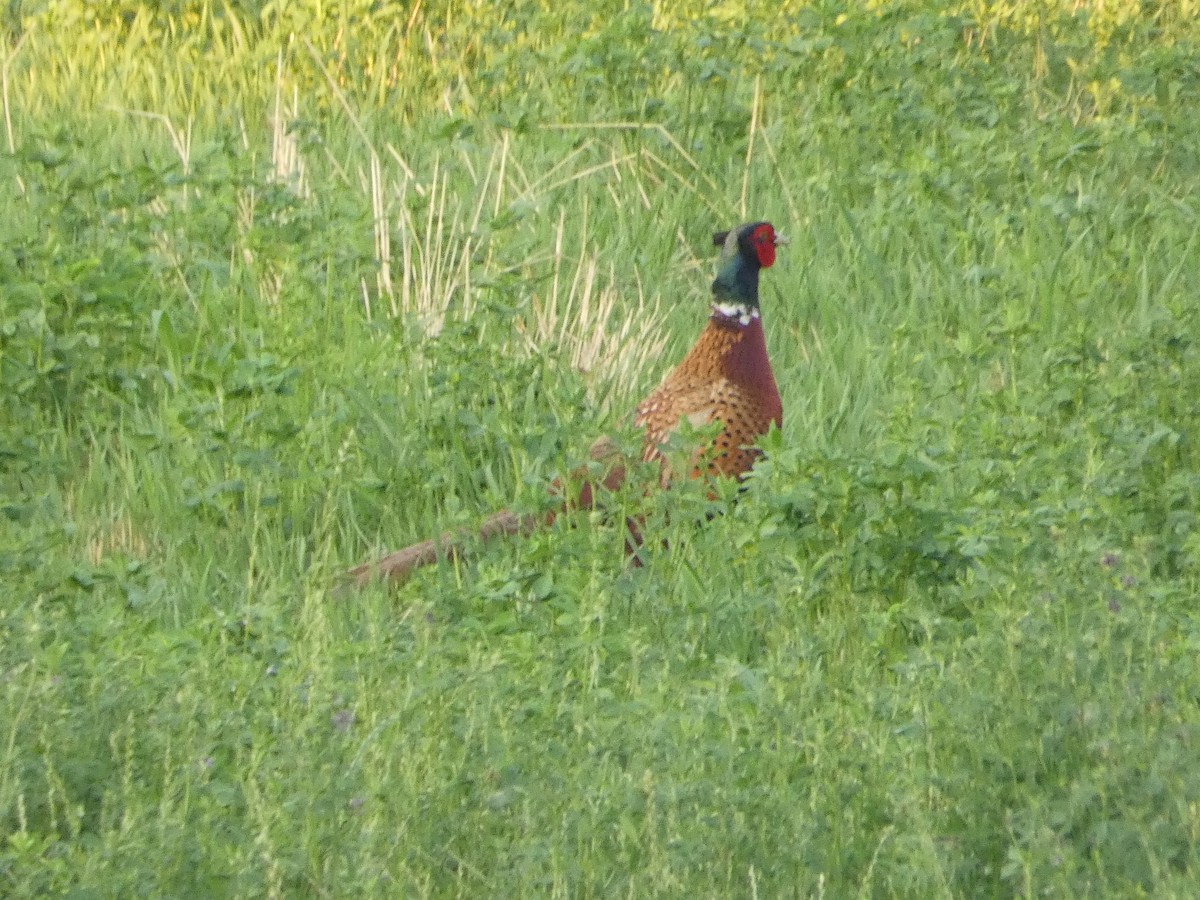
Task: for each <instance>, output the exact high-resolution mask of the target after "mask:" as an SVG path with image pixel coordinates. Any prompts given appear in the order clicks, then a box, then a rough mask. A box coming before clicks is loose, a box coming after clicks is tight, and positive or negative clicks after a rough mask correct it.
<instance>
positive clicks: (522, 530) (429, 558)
mask: <svg viewBox="0 0 1200 900" xmlns="http://www.w3.org/2000/svg"><path fill="white" fill-rule="evenodd" d="M590 456H591V458H592V460H593V461H595V462H598V463H600V464H601V465H602V466H603V470H604V472H605V475H604V478H603V479H600V480H599V481H598V482H596V483H594V482H593V480H592V479H591V478H590V477H589V476H588V473H587V470H586V469H580V470H579V471H578V472H576V473H575V478H574V480H575V481H576V482H577V484H578V485H579V492H578V493H577V494H575V495H574V497H575V499H574V501H573V502H567V501H566V500H564V501H563V502H562V504H561V506H559V507H557V508H554V509H551V510H550V511H549V512H547V513H543V514H541V515H538V514H536V513H527V514H525V515H518V514H517V513H515V512H512V511H511V510H507V509H502V510H500V511H499V512H496V513H492V515H490V516H488V517H487V518H486V519H484V520H483V523H482V524H481V525H480V526H479V528H478V529H476V530H474V531H472V530H470V529H460V530H458V531H447V532H444V533H442V534H441V535H439V536H438V537H436V538H431V539H430V540H427V541H421V542H420V543H417V544H412V545H411V546H408V547H405V548H403V549H402V550H396V551H394V552H392V553H389V554H388V555H387V556H384V557H382V558H380V559H377V560H374V561H372V562H368V563H363V564H362V565H361V566H356V567H355V568H353V569H351V570H350V571H349V572H348V573H347V574H348V575H349V576H350V578H352V579H353V580H354V583H355V584H356V585H358V586H359V587H365V586H366V585H368V584H370V583H371V582H372V581H374V580H375V579H382V580H385V581H390V582H392V583H395V584H399V583H402V582H404V581H406V580H407V579H408V577H409V576H410V575H411V574H412V573H413V572H414V571H416V570H417V569H419V568H421V567H422V566H429V565H433V564H434V563H435V562H437V561H438V560H439V559H457V558H459V557H460V556H462V555H464V554H465V552H466V549H467V547H468V546H469V545H470V544H472V543H475V542H479V543H486V542H487V541H490V540H493V539H494V538H498V537H504V536H512V535H520V536H522V537H525V536H528V535H531V534H533V533H534V532H535V531H537V530H538V529H539V528H542V527H546V526H549V525H552V524H553V523H554V520H555V519H557V518H558V516H559V515H561V514H562V513H564V512H567V511H568V510H570V509H591V508H592V507H593V505H594V504H595V501H596V496H595V495H596V485H598V486H599V487H602V488H603V489H604V490H605V491H615V490H616V489H617V488H619V487H620V486H621V484H622V483H623V482H624V481H625V464H624V460H623V459H622V458H621V456H620V451H619V450H618V449H617V446H616V444H614V443H613V442H612V440H611V439H609V438H601V439H600V440H598V441H596V443H595V444H593V445H592V449H591V452H590ZM564 490H565V489H564V485H563V482H562V480H561V479H559V480H556V481H555V482H554V485H553V486H552V488H551V491H552V492H553V493H554V494H555V495H557V496H558V497H560V498H561V497H562V495H563V493H564ZM631 528H632V526H631ZM632 530H633V533H634V534H636V529H632Z"/></svg>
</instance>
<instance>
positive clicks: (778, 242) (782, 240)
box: [775, 232, 792, 247]
mask: <svg viewBox="0 0 1200 900" xmlns="http://www.w3.org/2000/svg"><path fill="white" fill-rule="evenodd" d="M791 242H792V239H791V238H789V237H784V236H783V235H782V234H779V233H778V232H776V234H775V246H776V247H786V246H787V245H788V244H790V243H791Z"/></svg>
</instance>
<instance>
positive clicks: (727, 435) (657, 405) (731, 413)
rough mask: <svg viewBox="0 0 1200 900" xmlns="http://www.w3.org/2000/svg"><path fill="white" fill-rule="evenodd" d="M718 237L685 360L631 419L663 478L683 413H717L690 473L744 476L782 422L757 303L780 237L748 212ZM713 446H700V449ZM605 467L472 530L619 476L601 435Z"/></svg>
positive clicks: (401, 555) (585, 493) (450, 542)
mask: <svg viewBox="0 0 1200 900" xmlns="http://www.w3.org/2000/svg"><path fill="white" fill-rule="evenodd" d="M713 243H714V244H717V245H720V246H721V248H722V250H721V257H720V260H719V262H718V268H717V277H716V279H715V280H714V281H713V285H712V292H713V305H712V314H711V316H710V317H709V320H708V323H707V324H706V325H705V327H704V330H703V331H702V332H701V333H700V337H699V338H698V339H697V340H696V343H695V344H693V345H692V348H691V350H689V351H688V353H687V354H686V355H685V356H684V358H683V360H682V361H681V362H680V363H679V365H678V366H676V367H675V368H674V369H673V370H671V372H670V373H669V374H668V375H667V376H666V378H664V379H663V381H662V383H661V384H660V385H659V386H658V387H657V388H656V389H655V390H654V391H652V392H651V393H650V395H649V396H648V397H646V399H645V400H643V401H642V402H641V403H639V404H638V406H637V409H636V410H635V413H634V425H635V426H636V427H638V428H641V429H642V430H643V431H644V432H645V442H644V444H643V453H642V458H643V460H644V461H646V462H658V463H659V464H660V465H661V466H662V478H661V481H662V483H663V484H664V485H666V484H667V482H669V480H670V475H671V473H670V472H669V471H668V467H667V463H666V460H665V458H664V456H663V452H662V451H663V444H664V443H665V442H666V441H667V439H668V437H669V436H670V435H671V433H672V432H673V431H675V430H676V429H677V428H678V427H679V425H680V423H681V422H682V421H684V420H686V421H687V422H689V423H690V424H691V425H692V426H693V427H696V428H699V427H702V426H704V425H708V424H710V423H712V422H720V423H721V431H720V432H719V433H718V434H717V436H716V438H715V439H714V441H713V444H712V446H711V448H710V447H700V448H697V450H696V452H695V453H694V455H693V466H692V470H691V472H690V475H691V477H693V478H695V477H701V476H716V475H720V476H725V477H733V478H742V477H743V476H745V475H746V473H747V472H749V471H750V469H751V468H752V467H753V465H754V461H755V460H756V459H757V458H758V456H759V455H760V454H761V451H760V450H758V449H757V448H755V447H754V446H753V444H754V442H755V441H756V440H757V439H758V438H759V437H761V436H762V435H763V434H765V433H766V432H767V430H768V429H769V428H770V427H771V424H772V423H774V424H775V425H776V427H781V426H782V425H783V405H782V403H781V402H780V398H779V389H778V387H777V385H776V384H775V376H774V374H773V372H772V370H771V363H770V360H769V359H768V357H767V345H766V340H765V338H764V335H763V327H762V317H761V314H760V312H759V306H758V275H759V271H760V270H761V269H765V268H768V267H770V266H771V265H772V264H773V263H774V262H775V248H776V245H777V244H779V243H781V240H780V239H779V238H778V236H777V235H776V234H775V229H774V228H773V227H772V226H771V224H770V223H769V222H752V223H750V224H748V225H742V226H740V227H738V228H737V229H735V230H733V231H729V232H722V233H720V234H717V235H714V236H713ZM709 450H711V451H712V452H711V453H710V454H708V455H707V456H706V453H707V451H709ZM591 457H592V459H593V460H596V461H599V462H600V463H601V464H602V465H603V467H604V471H605V476H604V478H603V479H601V481H600V482H599V483H598V484H595V485H593V483H592V482H591V481H590V480H588V479H586V478H584V479H583V482H582V486H581V487H580V489H579V492H578V493H577V494H575V495H574V497H573V498H568V499H567V500H566V501H564V502H563V504H562V508H561V509H556V510H552V511H551V512H549V513H548V514H546V515H545V516H544V517H540V518H539V517H538V516H533V515H526V516H517V515H516V514H515V513H512V512H510V511H508V510H501V511H500V512H498V513H494V514H493V515H491V516H489V517H488V518H487V519H486V520H485V521H484V522H483V524H482V525H481V526H480V528H479V530H478V537H479V539H481V540H488V539H490V538H492V537H495V536H497V535H501V534H529V533H531V532H533V531H534V530H536V529H537V528H539V527H541V526H543V525H548V524H550V523H552V522H553V521H554V520H555V518H557V516H558V514H559V512H561V511H562V510H565V509H568V508H575V509H588V508H591V507H592V506H593V504H594V502H595V495H596V494H597V493H598V492H599V489H601V488H603V489H605V490H609V491H612V490H616V489H617V488H619V487H620V486H621V484H622V483H623V482H624V479H625V468H626V466H625V460H624V459H622V458H621V457H620V456H619V454H618V453H617V451H616V449H615V445H613V443H612V442H611V441H610V440H608V439H607V438H601V439H600V440H599V441H597V442H596V443H595V444H594V445H593V446H592V449H591ZM553 490H554V491H555V492H556V493H557V494H558V495H559V496H561V495H562V491H563V485H562V483H561V481H556V482H555V484H554V488H553ZM628 524H629V526H630V531H631V533H632V535H633V537H634V540H635V541H640V536H639V535H638V529H637V526H636V523H634V522H632V521H630V522H629V523H628ZM464 546H465V541H464V536H463V535H460V534H454V533H449V532H448V533H446V534H443V535H442V536H441V537H439V538H436V539H433V540H428V541H423V542H421V543H419V544H413V545H412V546H411V547H406V548H404V549H403V550H398V551H396V552H395V553H391V554H388V555H387V556H385V557H384V558H383V559H381V560H379V561H377V562H374V563H365V564H363V565H361V566H358V567H356V568H354V569H351V570H350V573H349V574H350V575H351V577H353V578H354V580H355V581H356V583H358V584H359V585H363V584H366V583H368V582H369V581H370V580H371V579H372V578H373V577H375V576H376V575H382V576H385V577H387V578H389V579H391V580H402V579H403V578H405V577H407V576H408V575H409V574H410V573H411V572H412V571H413V570H414V569H416V568H418V567H419V566H423V565H428V564H430V563H433V562H435V561H436V560H437V559H438V558H440V557H442V556H449V557H454V556H457V555H458V554H459V553H460V552H461V551H462V549H463V547H464Z"/></svg>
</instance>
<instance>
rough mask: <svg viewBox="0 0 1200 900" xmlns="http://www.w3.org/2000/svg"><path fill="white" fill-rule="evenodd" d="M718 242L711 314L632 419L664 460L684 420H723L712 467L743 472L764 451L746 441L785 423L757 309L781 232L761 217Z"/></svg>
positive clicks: (651, 454)
mask: <svg viewBox="0 0 1200 900" xmlns="http://www.w3.org/2000/svg"><path fill="white" fill-rule="evenodd" d="M713 240H714V243H720V244H721V245H722V251H721V261H720V264H719V268H718V272H717V278H716V280H715V281H714V282H713V306H712V316H711V317H710V318H709V320H708V325H707V326H705V329H704V331H702V332H701V333H700V337H699V339H697V341H696V343H695V344H694V345H693V346H692V349H691V350H690V351H689V352H688V354H687V356H685V357H684V358H683V361H682V362H681V363H680V364H679V365H678V366H676V367H675V368H674V369H673V370H672V371H671V372H670V373H669V374H668V375H667V377H666V378H665V379H663V383H662V384H660V385H659V386H658V388H657V389H656V390H655V391H654V392H653V393H652V394H651V395H650V396H649V397H647V398H646V399H645V400H643V401H642V402H641V403H640V404H638V408H637V413H636V416H635V418H634V422H635V424H636V425H637V426H638V427H639V428H643V429H645V432H646V449H645V453H644V458H645V459H646V460H647V461H650V460H654V459H659V458H660V453H659V446H660V445H661V444H662V443H663V441H664V440H666V438H667V435H669V434H670V433H671V432H672V431H673V430H674V429H675V428H677V427H678V426H679V422H680V420H682V419H686V420H687V421H688V422H689V423H690V424H691V425H693V426H694V427H699V426H702V425H707V424H709V423H710V422H714V421H716V422H720V423H721V432H720V434H719V435H718V436H717V439H716V446H715V451H716V452H715V454H714V455H713V457H712V459H711V461H710V462H709V463H708V465H707V472H708V473H710V474H718V475H726V476H731V477H738V478H740V477H741V476H743V475H745V474H746V473H747V472H748V471H750V467H751V466H753V465H754V460H755V459H756V458H757V456H758V453H759V451H758V450H756V449H754V448H752V447H750V446H748V445H751V444H753V443H754V442H755V441H756V440H757V439H758V438H759V436H761V435H763V434H765V433H766V432H767V429H768V428H770V427H771V423H772V422H774V423H775V425H776V426H777V427H781V426H782V425H783V406H782V404H781V403H780V401H779V389H778V388H777V387H776V386H775V376H774V374H773V373H772V372H771V363H770V361H769V360H768V359H767V344H766V341H765V340H764V338H763V328H762V317H761V315H760V314H759V309H758V273H759V270H760V269H765V268H767V267H769V266H770V265H771V264H772V263H774V262H775V247H776V245H777V244H778V241H779V238H778V237H777V235H776V234H775V229H774V228H772V227H771V225H770V223H768V222H755V223H753V224H750V225H743V226H742V227H741V228H738V229H736V230H735V231H730V232H727V233H724V234H718V235H715V236H714V239H713ZM692 474H693V475H697V474H701V473H700V472H699V471H694V472H693V473H692Z"/></svg>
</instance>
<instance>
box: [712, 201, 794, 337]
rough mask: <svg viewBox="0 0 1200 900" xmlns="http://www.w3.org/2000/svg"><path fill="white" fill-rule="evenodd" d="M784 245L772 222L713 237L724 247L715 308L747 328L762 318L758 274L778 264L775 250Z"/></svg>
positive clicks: (716, 287) (713, 286) (720, 262)
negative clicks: (759, 315)
mask: <svg viewBox="0 0 1200 900" xmlns="http://www.w3.org/2000/svg"><path fill="white" fill-rule="evenodd" d="M782 243H784V241H783V239H782V238H781V237H780V236H779V235H777V234H776V233H775V228H774V226H772V225H771V223H770V222H750V223H749V224H747V225H740V226H738V227H737V228H735V229H733V230H732V231H721V232H718V233H717V234H714V235H713V244H715V245H716V246H719V247H720V248H721V258H720V259H719V260H718V261H717V277H716V280H714V281H713V285H712V293H713V307H714V308H715V309H716V311H717V312H719V313H721V314H722V315H723V316H725V317H727V318H730V319H735V318H736V319H738V320H740V321H741V323H742V324H743V325H747V324H749V322H750V319H752V318H756V317H757V316H758V273H759V271H760V270H761V269H766V268H769V267H770V266H771V265H772V264H774V262H775V248H776V247H777V246H779V245H780V244H782Z"/></svg>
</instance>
